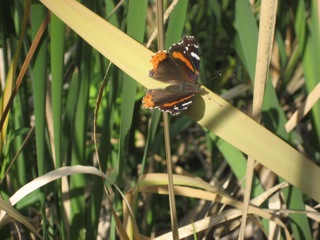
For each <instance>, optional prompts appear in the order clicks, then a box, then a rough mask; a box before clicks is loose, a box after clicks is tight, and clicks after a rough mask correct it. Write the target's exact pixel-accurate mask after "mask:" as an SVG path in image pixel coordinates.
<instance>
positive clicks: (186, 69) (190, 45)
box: [168, 36, 200, 83]
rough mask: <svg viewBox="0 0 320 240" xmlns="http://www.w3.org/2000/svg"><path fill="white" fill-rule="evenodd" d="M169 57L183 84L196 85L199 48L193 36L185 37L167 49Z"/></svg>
mask: <svg viewBox="0 0 320 240" xmlns="http://www.w3.org/2000/svg"><path fill="white" fill-rule="evenodd" d="M168 51H169V55H170V57H171V58H172V59H173V61H174V63H175V65H176V69H178V70H179V75H180V76H182V77H183V80H182V81H184V82H190V83H196V82H197V80H198V76H199V65H200V57H199V46H198V43H197V41H196V39H195V38H194V37H193V36H185V37H184V38H183V40H182V41H181V42H180V43H177V44H173V45H172V46H171V47H170V48H169V50H168Z"/></svg>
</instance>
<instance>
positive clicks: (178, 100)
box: [142, 85, 195, 115]
mask: <svg viewBox="0 0 320 240" xmlns="http://www.w3.org/2000/svg"><path fill="white" fill-rule="evenodd" d="M173 86H175V85H173ZM194 96H195V93H190V92H185V93H183V92H181V93H179V94H177V93H176V92H175V91H170V90H169V91H168V90H167V89H149V90H148V91H147V93H146V95H145V96H144V98H143V99H142V104H143V106H144V107H145V108H159V109H160V110H161V111H165V112H169V113H170V114H171V115H178V114H179V113H180V112H181V111H183V110H186V109H188V107H189V105H190V104H191V103H192V98H193V97H194Z"/></svg>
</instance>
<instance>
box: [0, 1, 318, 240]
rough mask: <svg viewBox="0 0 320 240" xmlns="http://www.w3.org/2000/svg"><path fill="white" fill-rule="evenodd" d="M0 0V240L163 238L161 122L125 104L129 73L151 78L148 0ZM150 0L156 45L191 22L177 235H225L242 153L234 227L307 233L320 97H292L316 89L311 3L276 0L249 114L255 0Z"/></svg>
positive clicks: (135, 84) (175, 129)
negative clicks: (191, 69)
mask: <svg viewBox="0 0 320 240" xmlns="http://www.w3.org/2000/svg"><path fill="white" fill-rule="evenodd" d="M0 4H1V7H0V11H1V13H0V16H1V19H0V20H1V26H2V27H1V33H2V34H1V39H0V40H1V42H0V43H1V49H2V57H1V63H2V64H1V67H2V68H1V74H2V75H1V90H2V94H1V109H0V110H1V115H0V116H1V138H0V149H1V160H0V163H1V172H0V174H1V175H0V180H1V182H0V184H1V185H0V193H1V197H2V199H1V201H0V209H1V210H2V211H1V212H0V219H1V229H0V236H1V239H10V238H19V237H21V238H32V237H33V236H37V237H38V238H41V237H42V238H44V239H52V238H59V239H96V238H98V239H102V238H107V239H117V238H118V237H120V238H121V239H139V238H141V239H149V238H151V237H154V238H156V239H170V238H172V233H171V226H170V214H171V213H170V208H169V200H168V196H167V195H168V188H167V186H168V178H167V176H166V174H165V171H166V170H165V169H166V166H165V160H164V159H165V147H164V140H163V139H164V137H163V129H162V124H163V123H162V120H161V115H160V113H159V112H158V110H153V111H152V112H151V111H150V110H147V109H143V108H142V107H141V99H142V97H143V95H144V93H145V87H147V88H159V87H163V86H164V85H163V84H162V83H159V82H157V81H154V80H152V79H151V78H149V77H148V71H149V69H150V68H151V67H152V66H151V64H150V62H149V61H148V60H149V58H150V56H151V55H152V52H154V51H156V50H157V49H156V45H157V44H156V42H155V41H153V42H152V44H151V46H150V49H151V50H152V51H150V50H148V49H147V48H146V47H145V46H144V45H146V43H147V42H148V40H149V37H150V36H151V35H152V33H153V31H154V30H155V28H156V24H155V6H154V3H153V2H150V1H140V0H139V1H137V0H136V1H135V0H132V1H127V2H126V1H124V2H120V3H119V5H116V4H115V2H114V1H111V0H105V1H102V0H96V1H89V2H87V3H85V4H87V5H82V4H80V3H79V2H77V1H72V0H55V1H49V0H41V1H40V2H34V1H24V2H23V1H1V3H0ZM166 4H168V5H165V9H168V10H167V12H166V14H167V15H168V16H169V18H166V17H165V19H166V25H165V30H164V34H165V46H166V48H168V47H170V45H171V44H173V43H176V42H178V41H180V39H181V38H182V36H184V35H193V36H195V37H196V38H197V39H198V41H199V46H200V52H201V67H200V79H199V82H201V83H203V84H204V85H206V87H207V88H205V93H204V94H202V95H198V96H196V97H195V99H194V102H193V103H192V106H191V107H190V109H189V110H187V111H186V112H185V113H183V114H181V115H180V116H178V117H174V118H171V124H170V140H171V152H172V161H173V163H174V172H175V173H176V174H174V176H173V180H174V191H175V195H176V208H177V210H178V215H177V216H178V221H179V229H178V230H179V237H180V238H194V239H202V238H204V239H212V238H214V237H219V236H222V235H227V236H228V237H229V238H232V239H234V238H237V237H238V235H239V229H240V221H239V220H240V219H241V215H242V209H243V208H244V204H243V202H242V200H243V196H244V191H243V190H244V189H245V188H246V187H248V186H245V184H244V179H245V175H246V168H247V161H246V159H247V156H249V157H251V158H253V159H254V160H256V162H257V164H256V166H255V168H254V169H255V171H254V177H253V180H252V191H251V196H250V199H251V201H250V205H249V207H248V221H247V224H246V226H247V229H246V237H248V238H254V239H262V238H267V237H269V238H273V237H282V238H286V239H288V238H291V237H292V238H294V239H312V238H315V236H318V235H319V231H318V228H315V227H314V226H317V224H319V219H320V217H319V213H318V211H317V208H316V205H317V202H319V201H320V191H319V190H318V182H319V181H320V169H319V167H318V165H317V164H318V162H319V150H320V149H319V142H320V141H319V137H320V133H319V131H320V127H319V123H320V121H319V116H320V112H319V110H320V108H319V103H316V104H315V105H313V107H312V108H311V111H310V112H309V113H307V114H306V113H304V109H305V108H304V106H306V104H307V102H305V99H307V97H308V96H309V94H310V93H312V96H313V97H314V98H315V99H318V98H319V93H318V92H312V91H313V90H314V89H316V86H317V84H318V82H319V81H318V76H320V73H319V68H318V66H317V64H318V63H319V62H320V59H319V58H320V47H319V46H320V45H319V42H320V32H319V12H318V9H319V6H318V3H317V2H316V1H302V0H301V1H300V0H297V1H293V2H283V1H281V2H279V3H278V9H277V19H276V26H275V30H274V32H273V33H274V44H273V48H272V51H271V56H270V59H271V62H270V66H269V69H268V79H267V82H266V90H265V92H264V95H263V96H262V98H263V105H262V121H261V122H262V123H261V124H260V123H258V122H255V121H254V120H252V119H251V118H250V117H249V116H250V114H251V112H252V101H253V100H252V98H253V92H254V88H255V87H256V85H255V84H254V80H255V78H256V76H255V69H256V66H257V64H259V57H261V56H257V52H258V50H257V49H258V48H257V46H258V40H259V38H258V36H259V31H264V30H263V29H261V28H260V29H259V21H260V15H261V11H265V9H261V5H260V3H259V2H257V3H255V4H253V5H250V3H249V1H246V0H240V1H235V3H233V2H232V1H198V2H195V1H179V2H178V3H177V4H176V3H175V2H174V3H173V4H172V5H169V4H170V3H167V2H166ZM21 13H23V14H21ZM48 14H49V15H50V21H48V20H49V18H48ZM99 16H100V17H99ZM265 57H268V56H265ZM30 59H31V61H30ZM257 59H258V60H257ZM109 64H111V67H110V68H109V70H108V71H107V68H108V65H109ZM106 71H107V72H106ZM104 76H106V78H105V84H102V82H103V81H104ZM212 78H214V80H212V81H211V80H210V79H212ZM99 90H100V92H101V93H102V98H101V102H100V101H97V98H98V95H99ZM212 91H214V92H215V93H216V94H215V93H213V92H212ZM226 100H227V101H226ZM98 105H99V106H98ZM96 109H99V111H97V115H95V110H96ZM296 110H299V112H298V113H299V114H298V115H299V118H298V120H299V121H296V123H294V125H293V126H292V127H291V128H293V130H292V131H290V132H288V131H287V130H286V129H288V128H287V126H286V124H287V122H288V119H289V118H290V117H291V116H292V114H293V113H294V112H295V111H296ZM95 119H96V121H95ZM300 119H301V120H300ZM293 122H294V121H293ZM94 124H96V126H95V127H96V135H94V134H93V129H94ZM95 136H96V137H97V139H96V140H97V145H96V146H94V142H95V139H94V137H95ZM95 147H96V149H97V151H95ZM8 202H9V203H10V204H8ZM5 213H6V214H5ZM250 229H251V231H250Z"/></svg>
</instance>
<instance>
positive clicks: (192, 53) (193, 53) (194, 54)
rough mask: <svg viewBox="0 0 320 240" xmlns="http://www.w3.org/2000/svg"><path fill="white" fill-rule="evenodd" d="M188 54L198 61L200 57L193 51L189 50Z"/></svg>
mask: <svg viewBox="0 0 320 240" xmlns="http://www.w3.org/2000/svg"><path fill="white" fill-rule="evenodd" d="M190 55H191V56H192V57H194V58H195V59H197V60H199V61H200V57H199V56H198V54H196V53H195V52H191V53H190Z"/></svg>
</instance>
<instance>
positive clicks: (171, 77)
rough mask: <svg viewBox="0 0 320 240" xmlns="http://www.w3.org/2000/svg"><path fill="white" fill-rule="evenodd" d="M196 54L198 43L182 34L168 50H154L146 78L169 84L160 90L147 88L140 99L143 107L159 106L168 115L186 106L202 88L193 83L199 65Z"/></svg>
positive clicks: (174, 113)
mask: <svg viewBox="0 0 320 240" xmlns="http://www.w3.org/2000/svg"><path fill="white" fill-rule="evenodd" d="M198 53H199V47H198V44H197V42H196V39H195V38H194V37H192V36H186V37H184V38H183V40H182V41H181V42H179V43H177V44H173V45H172V46H171V47H170V48H169V50H168V51H159V52H157V53H155V54H154V55H153V56H152V57H151V59H150V62H151V63H152V64H153V69H152V70H150V71H149V77H151V78H153V79H155V80H159V81H163V82H166V83H170V84H171V85H169V86H168V87H166V88H164V89H148V90H147V93H146V95H145V96H144V98H143V99H142V104H143V106H144V107H145V108H150V109H152V108H159V109H160V110H161V111H166V112H169V113H170V114H171V115H178V114H180V113H181V111H183V110H186V109H188V107H189V106H190V104H191V103H192V98H193V97H194V96H195V95H196V94H197V93H199V92H201V90H202V89H201V87H200V84H198V83H197V80H198V76H199V64H200V57H199V54H198Z"/></svg>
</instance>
